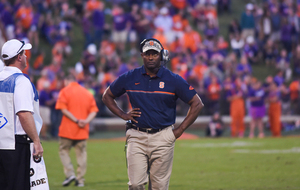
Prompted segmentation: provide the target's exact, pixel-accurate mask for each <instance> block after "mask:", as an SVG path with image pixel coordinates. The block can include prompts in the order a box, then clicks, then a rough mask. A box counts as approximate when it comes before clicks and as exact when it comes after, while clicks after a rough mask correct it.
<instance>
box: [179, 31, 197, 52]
mask: <svg viewBox="0 0 300 190" xmlns="http://www.w3.org/2000/svg"><path fill="white" fill-rule="evenodd" d="M182 39H183V41H182V43H183V47H184V48H186V49H187V50H189V51H191V52H192V53H195V52H196V51H197V49H198V44H199V43H201V36H200V34H199V33H198V32H197V31H195V30H193V29H192V27H191V26H190V25H188V26H186V28H185V33H184V35H183V38H182Z"/></svg>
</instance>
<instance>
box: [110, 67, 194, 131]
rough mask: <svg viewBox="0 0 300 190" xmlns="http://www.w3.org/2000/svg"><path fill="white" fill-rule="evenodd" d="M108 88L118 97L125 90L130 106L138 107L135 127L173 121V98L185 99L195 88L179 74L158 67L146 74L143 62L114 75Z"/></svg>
mask: <svg viewBox="0 0 300 190" xmlns="http://www.w3.org/2000/svg"><path fill="white" fill-rule="evenodd" d="M110 90H111V92H112V93H113V95H114V96H116V97H119V96H121V95H122V94H124V93H127V94H128V96H129V99H130V103H131V105H132V107H133V108H140V111H141V112H142V114H141V117H138V118H136V120H137V121H138V123H137V124H136V126H137V127H141V128H154V129H160V128H165V127H167V126H170V125H172V124H174V123H175V118H176V100H177V98H180V99H181V100H182V101H184V102H186V103H188V102H189V101H190V100H191V99H192V98H193V96H194V95H195V94H196V91H195V90H194V88H193V87H191V86H190V85H189V84H188V83H187V82H186V81H185V80H184V79H183V78H182V77H180V76H179V75H177V74H174V73H172V72H171V71H170V70H168V69H166V68H164V67H161V68H160V69H159V71H158V73H157V75H156V76H155V77H150V76H149V75H148V74H147V73H146V70H145V68H144V66H142V67H139V68H136V69H134V70H131V71H128V72H126V73H124V74H123V75H121V76H120V77H119V78H117V79H116V80H115V81H114V82H113V83H112V84H111V85H110Z"/></svg>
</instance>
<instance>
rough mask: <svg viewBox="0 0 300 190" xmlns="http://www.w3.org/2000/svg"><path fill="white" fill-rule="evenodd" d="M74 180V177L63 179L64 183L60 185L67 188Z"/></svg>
mask: <svg viewBox="0 0 300 190" xmlns="http://www.w3.org/2000/svg"><path fill="white" fill-rule="evenodd" d="M75 179H76V177H75V176H73V175H72V176H70V177H67V178H66V179H65V181H64V182H63V183H62V185H63V186H68V185H70V183H71V182H72V181H74V180H75Z"/></svg>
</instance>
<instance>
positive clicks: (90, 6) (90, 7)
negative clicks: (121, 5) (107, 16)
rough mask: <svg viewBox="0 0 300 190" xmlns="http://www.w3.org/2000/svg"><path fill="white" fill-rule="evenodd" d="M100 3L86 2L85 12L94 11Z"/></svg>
mask: <svg viewBox="0 0 300 190" xmlns="http://www.w3.org/2000/svg"><path fill="white" fill-rule="evenodd" d="M101 3H102V2H101V1H98V0H88V1H87V3H86V10H87V11H94V10H96V9H98V7H99V6H100V4H101Z"/></svg>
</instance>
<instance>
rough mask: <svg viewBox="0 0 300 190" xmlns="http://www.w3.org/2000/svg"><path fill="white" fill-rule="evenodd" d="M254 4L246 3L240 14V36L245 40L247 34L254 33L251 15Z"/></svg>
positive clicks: (253, 22)
mask: <svg viewBox="0 0 300 190" xmlns="http://www.w3.org/2000/svg"><path fill="white" fill-rule="evenodd" d="M253 9H254V5H253V4H252V3H248V4H247V5H246V10H245V12H243V13H242V16H241V28H242V38H243V39H244V40H246V38H247V37H248V36H254V34H255V20H254V16H253Z"/></svg>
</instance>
